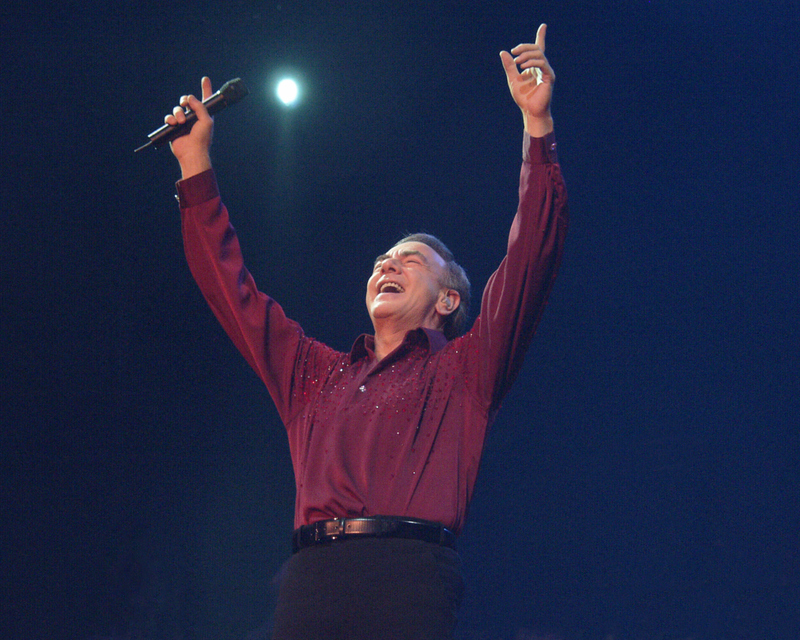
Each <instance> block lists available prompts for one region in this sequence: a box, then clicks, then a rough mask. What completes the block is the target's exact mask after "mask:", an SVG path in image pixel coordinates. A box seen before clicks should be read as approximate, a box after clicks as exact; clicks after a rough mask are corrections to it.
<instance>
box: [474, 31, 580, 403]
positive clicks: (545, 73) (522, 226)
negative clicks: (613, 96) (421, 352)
mask: <svg viewBox="0 0 800 640" xmlns="http://www.w3.org/2000/svg"><path fill="white" fill-rule="evenodd" d="M545 29H546V27H545V25H542V26H540V27H539V31H538V33H537V36H536V43H535V44H521V45H518V46H516V47H514V48H513V49H511V52H512V53H513V54H514V55H513V56H512V53H509V52H506V51H503V52H502V53H501V54H500V55H501V58H502V61H503V67H504V68H505V73H506V78H507V80H508V86H509V89H510V90H511V95H512V96H513V97H514V101H515V102H516V103H517V105H518V106H519V108H520V110H521V111H522V115H523V121H524V125H525V132H526V134H527V135H526V136H525V137H524V146H523V163H522V169H521V171H520V183H519V207H518V209H517V214H516V216H515V217H514V220H513V222H512V224H511V230H510V232H509V236H508V247H507V252H506V256H505V258H504V259H503V261H502V262H501V263H500V266H499V267H498V269H497V271H495V272H494V274H492V276H491V277H490V278H489V282H488V283H487V285H486V288H485V289H484V292H483V297H482V300H481V311H480V314H479V316H478V318H477V319H476V320H475V324H474V325H473V328H472V331H470V333H469V334H467V336H465V339H466V340H468V341H469V342H472V343H474V345H475V348H473V349H462V350H461V352H462V353H464V354H466V355H465V356H464V357H465V358H466V360H467V363H466V371H467V373H468V374H470V373H471V372H472V371H474V370H477V371H480V375H479V376H477V377H475V378H472V379H471V384H473V385H474V387H473V388H474V390H475V393H476V395H477V396H478V397H479V398H480V399H481V401H482V402H483V403H485V405H486V406H487V408H489V409H490V410H494V409H496V408H497V407H498V406H499V403H500V402H501V401H502V398H503V397H504V396H505V394H506V393H507V392H508V389H509V388H510V386H511V384H512V383H513V381H514V379H515V378H516V377H517V374H518V372H519V369H520V367H521V366H522V362H523V359H524V355H525V351H526V350H527V348H528V345H529V343H530V340H531V338H532V337H533V333H534V331H535V329H536V325H537V324H538V322H539V319H540V318H541V316H542V313H543V312H544V308H545V305H546V304H547V298H548V296H549V294H550V290H551V288H552V286H553V282H554V280H555V277H556V273H557V271H558V266H559V263H560V261H561V255H562V251H563V244H564V236H565V234H566V230H567V218H568V214H567V192H566V187H565V186H564V181H563V179H562V176H561V170H560V167H559V165H558V158H557V155H556V145H555V136H554V134H553V119H552V117H551V115H550V99H551V97H552V94H553V81H554V79H555V74H554V73H553V69H552V68H551V67H550V64H549V63H548V62H547V58H545V56H544V34H545ZM518 66H519V69H518ZM520 69H521V70H520Z"/></svg>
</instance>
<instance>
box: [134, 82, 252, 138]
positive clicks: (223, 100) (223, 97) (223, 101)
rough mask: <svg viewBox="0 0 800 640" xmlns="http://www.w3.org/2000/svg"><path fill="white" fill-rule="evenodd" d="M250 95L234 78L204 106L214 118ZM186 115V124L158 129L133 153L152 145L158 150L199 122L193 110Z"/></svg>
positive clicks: (189, 110)
mask: <svg viewBox="0 0 800 640" xmlns="http://www.w3.org/2000/svg"><path fill="white" fill-rule="evenodd" d="M248 93H249V91H248V90H247V87H246V86H244V82H242V79H241V78H234V79H233V80H228V82H226V83H225V84H223V85H222V87H221V88H220V90H219V91H217V92H216V93H215V94H213V95H211V96H209V97H208V98H206V99H205V100H203V104H204V105H205V107H206V109H208V113H209V114H210V115H212V116H213V115H214V114H215V113H218V112H219V111H222V110H223V109H224V108H225V107H227V106H228V105H229V104H235V103H237V102H239V100H241V99H242V98H244V97H245V96H246V95H247V94H248ZM185 113H186V122H184V123H183V124H179V125H176V126H174V127H173V126H172V125H169V124H165V125H164V126H163V127H160V128H158V129H156V130H155V131H153V133H151V134H148V136H147V137H148V138H150V140H148V141H147V142H145V143H144V144H143V145H142V146H141V147H139V148H138V149H134V151H133V152H134V153H136V152H137V151H141V150H142V149H144V148H145V147H149V146H150V145H153V147H155V148H158V147H160V146H161V145H163V144H166V143H167V142H170V141H171V140H174V139H175V138H177V137H178V136H180V135H182V134H184V133H185V132H187V131H188V130H189V129H191V128H192V125H193V124H194V123H195V122H197V114H196V113H195V112H194V111H192V110H191V109H186V112H185Z"/></svg>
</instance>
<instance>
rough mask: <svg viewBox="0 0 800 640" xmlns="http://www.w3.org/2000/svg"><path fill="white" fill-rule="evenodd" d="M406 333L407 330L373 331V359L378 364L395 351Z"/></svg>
mask: <svg viewBox="0 0 800 640" xmlns="http://www.w3.org/2000/svg"><path fill="white" fill-rule="evenodd" d="M407 333H408V329H394V330H389V329H384V330H379V329H377V328H376V329H375V359H376V360H378V361H379V362H380V361H381V360H383V359H384V358H385V357H386V356H388V355H389V354H390V353H391V352H392V351H394V350H395V349H397V347H399V346H400V344H401V343H402V342H403V340H404V339H405V337H406V334H407Z"/></svg>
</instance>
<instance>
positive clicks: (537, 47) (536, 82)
mask: <svg viewBox="0 0 800 640" xmlns="http://www.w3.org/2000/svg"><path fill="white" fill-rule="evenodd" d="M546 32H547V25H546V24H542V25H540V26H539V29H538V31H537V32H536V42H535V43H534V44H519V45H517V46H516V47H514V48H513V49H511V53H509V52H508V51H501V52H500V58H501V60H502V61H503V67H504V68H505V71H506V78H507V80H508V88H509V89H510V90H511V95H512V96H513V98H514V102H516V103H517V106H519V108H520V109H521V110H522V117H523V120H524V124H525V130H526V131H527V132H528V133H529V134H530V135H532V136H536V137H542V136H544V135H546V134H547V133H550V131H552V130H553V118H552V116H551V115H550V100H551V99H552V97H553V84H554V83H555V81H556V74H555V73H554V72H553V68H552V67H551V66H550V63H549V62H548V61H547V58H546V57H545V55H544V38H545V34H546ZM512 54H513V56H512ZM517 66H519V69H517Z"/></svg>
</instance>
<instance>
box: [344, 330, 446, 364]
mask: <svg viewBox="0 0 800 640" xmlns="http://www.w3.org/2000/svg"><path fill="white" fill-rule="evenodd" d="M446 344H447V338H446V337H445V335H444V334H443V333H442V332H441V331H437V330H436V329H425V328H423V327H420V328H418V329H413V330H411V331H409V332H408V333H406V335H405V337H404V338H403V342H402V344H401V345H400V346H401V347H413V346H417V345H418V346H420V347H422V348H423V349H427V350H428V353H429V354H430V355H434V354H435V353H438V352H439V351H441V350H442V349H443V348H444V346H445V345H446ZM374 355H375V336H373V335H369V334H366V333H362V334H361V335H360V336H358V338H356V340H355V342H354V343H353V346H352V348H351V349H350V364H353V363H355V362H357V361H358V360H360V359H362V358H367V357H372V356H374Z"/></svg>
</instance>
